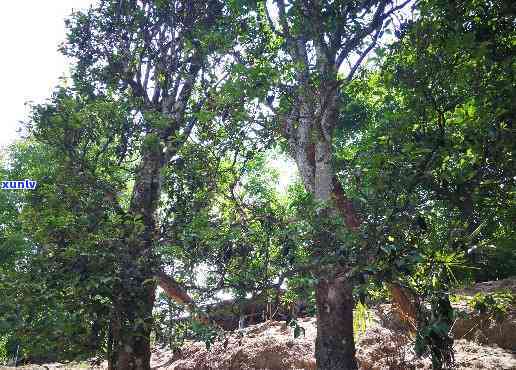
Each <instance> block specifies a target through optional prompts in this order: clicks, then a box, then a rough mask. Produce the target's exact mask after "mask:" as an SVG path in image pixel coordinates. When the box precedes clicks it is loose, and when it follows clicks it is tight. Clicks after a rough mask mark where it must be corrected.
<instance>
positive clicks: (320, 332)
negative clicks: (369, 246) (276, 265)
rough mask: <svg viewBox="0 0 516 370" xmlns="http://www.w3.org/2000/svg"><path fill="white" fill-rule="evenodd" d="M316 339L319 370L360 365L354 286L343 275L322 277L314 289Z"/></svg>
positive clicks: (344, 369) (342, 368) (348, 369)
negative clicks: (356, 340)
mask: <svg viewBox="0 0 516 370" xmlns="http://www.w3.org/2000/svg"><path fill="white" fill-rule="evenodd" d="M315 296H316V303H317V339H316V341H315V357H316V361H317V369H319V370H337V369H339V370H352V369H357V363H356V360H355V342H354V339H353V306H354V305H353V294H352V286H351V284H350V283H349V282H348V281H346V279H345V278H343V277H338V276H335V275H333V276H330V277H327V278H321V279H320V280H319V283H318V284H317V286H316V290H315Z"/></svg>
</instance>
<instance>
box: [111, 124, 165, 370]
mask: <svg viewBox="0 0 516 370" xmlns="http://www.w3.org/2000/svg"><path fill="white" fill-rule="evenodd" d="M151 135H152V134H148V135H147V137H146V140H148V142H150V143H149V144H148V145H147V146H146V147H145V148H144V150H143V153H142V161H141V164H140V168H139V171H138V174H137V176H136V181H135V185H134V188H133V194H132V199H131V204H130V207H129V212H128V213H129V215H130V216H131V218H130V219H129V222H128V223H127V224H126V227H127V230H126V231H127V232H126V238H125V240H124V244H123V245H122V246H121V248H120V254H119V256H118V258H119V259H120V273H119V278H120V281H119V284H118V287H117V291H116V292H115V296H114V315H113V318H112V323H111V353H110V354H109V360H108V367H109V369H113V370H114V369H116V370H150V334H151V330H152V325H153V317H152V309H153V307H154V299H155V291H156V282H155V272H156V270H157V267H158V266H157V261H156V258H155V255H154V252H153V245H154V243H155V241H156V240H157V239H158V232H157V223H156V218H155V217H156V210H157V207H158V201H159V198H160V195H161V174H160V170H161V168H162V167H163V163H162V155H163V154H162V153H163V151H162V150H163V149H162V146H161V144H159V143H158V142H156V140H154V143H155V144H154V145H152V143H153V142H152V141H151V139H153V138H155V136H154V137H153V136H151Z"/></svg>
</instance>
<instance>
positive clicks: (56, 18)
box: [0, 0, 93, 148]
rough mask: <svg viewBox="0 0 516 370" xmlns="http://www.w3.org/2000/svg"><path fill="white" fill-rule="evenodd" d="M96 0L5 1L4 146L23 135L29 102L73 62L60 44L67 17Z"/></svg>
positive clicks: (0, 139)
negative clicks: (26, 104)
mask: <svg viewBox="0 0 516 370" xmlns="http://www.w3.org/2000/svg"><path fill="white" fill-rule="evenodd" d="M92 3H93V0H50V1H42V0H16V1H3V2H2V12H1V13H0V45H2V58H1V59H0V70H1V71H2V72H3V73H2V89H1V91H0V102H1V111H2V114H1V118H0V148H1V147H4V146H5V145H8V144H10V143H12V142H13V141H14V140H15V139H16V138H18V137H19V133H17V128H18V127H19V121H23V120H25V119H26V118H27V114H28V110H27V109H26V107H25V103H26V102H29V101H33V102H35V103H41V102H43V101H44V100H45V99H47V98H48V97H50V94H51V93H52V90H53V89H54V87H55V86H57V85H58V84H59V78H60V77H62V76H64V75H65V74H67V73H68V68H69V63H67V61H66V59H65V57H64V56H62V55H61V54H60V53H59V52H58V51H57V48H58V46H59V44H60V43H61V42H63V41H64V39H65V35H66V31H65V25H64V19H65V18H66V17H67V16H68V15H69V14H70V13H71V12H72V9H75V10H78V9H85V8H87V7H88V6H89V5H90V4H92Z"/></svg>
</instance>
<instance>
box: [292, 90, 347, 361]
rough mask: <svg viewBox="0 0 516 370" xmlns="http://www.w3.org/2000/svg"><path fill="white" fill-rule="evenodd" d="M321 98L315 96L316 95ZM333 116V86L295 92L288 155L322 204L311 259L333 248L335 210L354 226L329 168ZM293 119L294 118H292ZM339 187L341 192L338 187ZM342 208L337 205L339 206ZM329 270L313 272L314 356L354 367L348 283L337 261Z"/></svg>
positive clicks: (326, 253)
mask: <svg viewBox="0 0 516 370" xmlns="http://www.w3.org/2000/svg"><path fill="white" fill-rule="evenodd" d="M323 95H324V96H325V97H326V99H324V100H322V101H321V100H320V99H319V97H322V96H323ZM336 115H337V92H336V90H333V91H329V92H328V93H326V91H323V92H321V93H318V94H314V95H313V96H306V95H301V96H300V106H299V117H298V124H297V125H293V124H292V123H290V122H289V121H287V123H286V130H285V134H286V136H287V138H288V139H289V145H290V150H291V152H292V156H293V157H294V159H295V160H296V164H297V166H298V169H299V173H300V175H301V178H302V180H303V183H304V185H305V189H306V190H307V191H308V192H310V193H311V194H313V196H314V199H315V201H316V202H318V206H319V207H321V208H320V209H319V210H318V213H319V218H320V221H322V222H321V225H319V227H320V230H319V233H320V234H319V236H318V237H317V238H316V240H314V247H313V251H312V253H313V255H314V257H316V258H321V257H324V256H329V255H331V254H332V253H333V252H334V250H335V248H334V245H332V244H331V243H332V238H331V237H330V235H329V233H328V230H326V225H325V224H326V222H325V221H324V219H325V218H327V219H331V218H332V217H333V216H334V215H335V214H336V213H337V210H338V211H339V213H341V214H342V213H343V212H342V211H343V210H344V209H345V210H346V212H345V213H346V214H344V215H343V216H344V219H345V221H346V223H347V224H348V227H350V228H352V229H355V228H356V224H357V221H356V217H355V215H354V214H353V215H352V214H351V213H352V212H351V205H350V202H348V201H347V200H346V199H345V198H344V197H343V194H342V192H340V193H339V197H336V196H335V186H336V183H335V180H334V170H333V168H332V130H333V127H335V122H336ZM291 120H292V122H293V121H294V120H295V118H294V117H292V118H291ZM338 186H339V189H338V190H342V189H341V188H340V185H338ZM341 208H342V209H341ZM330 270H331V272H328V271H320V272H318V273H317V278H318V281H319V282H318V284H317V286H316V290H315V296H316V301H317V340H316V346H315V357H316V361H317V369H319V370H337V369H339V370H347V369H356V368H357V364H356V359H355V343H354V339H353V308H354V304H353V295H352V284H351V283H350V281H348V279H347V278H346V277H345V274H344V273H343V272H342V270H344V269H342V268H341V267H340V266H339V265H338V264H337V263H335V265H334V266H333V268H331V269H330Z"/></svg>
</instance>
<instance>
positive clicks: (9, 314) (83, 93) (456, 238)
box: [0, 0, 516, 369]
mask: <svg viewBox="0 0 516 370" xmlns="http://www.w3.org/2000/svg"><path fill="white" fill-rule="evenodd" d="M351 3H352V2H350V3H349V4H348V3H346V2H341V1H336V2H326V1H322V2H314V3H313V4H312V3H311V2H306V1H289V2H284V1H276V2H274V4H276V5H275V7H274V6H273V7H270V6H268V5H267V4H265V2H255V1H229V2H219V1H208V2H202V1H193V0H191V1H171V2H169V1H147V0H145V1H107V0H99V1H98V3H97V5H96V6H95V7H93V8H91V9H89V10H88V11H86V12H77V13H74V14H73V15H72V16H71V17H70V19H69V20H68V22H67V26H68V30H69V34H68V40H67V42H66V43H65V44H64V45H63V47H62V51H63V52H64V53H65V54H66V55H68V56H71V57H72V58H74V76H73V87H58V88H56V90H55V93H54V94H53V95H52V97H51V98H50V99H49V100H48V101H47V102H46V103H45V104H41V105H38V106H34V107H33V111H32V116H31V119H30V121H29V122H27V123H26V131H27V137H26V138H24V139H23V140H20V141H19V142H17V143H16V144H14V145H13V146H11V147H10V148H9V150H8V151H6V152H5V153H2V158H1V163H0V164H1V166H0V178H1V179H2V180H8V179H34V180H37V181H38V185H37V188H36V189H35V190H34V191H28V190H25V191H8V190H2V191H0V296H1V297H3V298H2V300H1V301H0V361H5V360H7V359H8V358H13V357H15V356H17V357H18V358H19V359H22V360H23V361H33V362H37V361H55V360H72V359H86V358H91V357H92V356H98V357H100V358H107V359H108V360H109V362H110V366H111V368H121V369H122V368H123V369H126V368H127V369H133V368H134V369H136V368H138V369H140V368H141V369H147V368H148V366H149V364H148V363H146V364H145V362H146V361H147V360H148V355H149V351H148V349H149V348H150V341H151V340H152V341H154V342H163V343H166V344H168V345H170V346H171V347H173V348H175V349H177V348H178V347H179V346H180V345H181V344H182V342H183V341H184V339H186V338H196V339H201V340H204V341H205V342H206V344H207V345H210V344H211V343H212V342H213V340H215V339H216V338H217V336H218V335H220V334H221V331H220V329H221V328H220V326H219V325H218V324H217V323H216V322H215V321H214V320H212V319H213V318H214V317H215V314H214V313H213V312H212V314H211V317H210V314H209V312H210V310H214V309H216V308H217V307H221V306H217V305H220V304H221V301H222V303H224V299H226V300H227V299H231V300H232V301H231V302H230V306H231V310H229V311H228V312H229V313H228V312H226V311H224V312H226V313H225V314H228V315H233V316H236V317H237V319H238V317H240V320H241V321H242V320H243V321H242V322H244V323H245V322H256V321H257V320H261V319H265V318H280V319H284V320H288V321H289V322H290V323H291V325H292V326H293V327H294V328H296V330H295V332H296V335H300V334H302V333H301V331H300V329H299V327H298V326H297V325H296V316H297V315H298V314H299V313H300V312H301V310H303V313H304V314H312V315H313V314H316V313H319V317H320V316H321V312H320V308H321V307H325V306H324V305H325V304H326V305H328V311H329V307H330V305H331V304H332V302H331V301H327V302H326V301H324V299H323V298H324V297H322V294H321V292H322V291H324V289H322V288H323V283H324V282H325V281H329V283H328V284H330V286H331V284H334V282H332V280H331V279H332V278H333V277H334V276H333V275H335V271H336V274H337V275H338V276H340V275H342V276H345V277H346V284H349V286H350V287H352V288H354V290H353V292H354V298H355V300H356V301H359V311H360V312H362V313H363V312H364V311H365V307H366V306H365V305H367V304H374V303H376V302H378V301H385V300H389V299H391V298H394V297H392V296H391V297H390V296H389V293H388V291H387V289H386V288H387V287H390V290H391V292H390V294H391V295H393V294H394V293H395V292H396V290H395V289H403V291H404V292H406V294H407V296H409V297H411V301H412V304H414V310H415V311H414V312H415V315H414V317H412V318H411V319H412V321H411V324H412V325H413V326H414V330H415V331H416V332H417V336H416V338H415V343H414V344H415V348H416V351H417V352H418V354H420V355H428V356H431V358H432V362H433V365H434V368H436V369H437V368H443V367H449V366H452V365H453V350H452V344H453V339H452V338H451V337H449V332H450V326H451V325H452V323H453V319H454V312H453V309H452V307H451V305H450V299H449V291H450V290H451V289H452V288H455V287H459V286H464V285H466V284H468V283H471V282H476V281H485V280H489V279H501V278H506V277H510V276H512V275H514V274H515V273H516V268H515V266H516V228H515V227H514V226H515V225H514V220H515V219H516V197H515V195H516V187H515V185H516V184H515V181H516V164H515V143H516V137H515V131H514V118H515V117H514V115H515V113H514V107H513V105H514V102H515V101H516V90H515V84H516V79H515V75H514V73H515V70H516V68H515V67H516V65H515V63H516V62H515V61H516V30H515V27H514V24H515V6H514V4H513V2H512V1H510V0H497V1H491V2H480V1H477V0H464V1H458V2H448V1H440V0H421V1H416V2H414V3H411V4H408V5H407V3H396V2H391V1H376V2H362V3H360V4H358V3H357V4H351ZM269 5H270V4H269ZM403 6H407V7H406V8H405V11H404V13H402V14H401V15H400V16H399V17H398V16H395V14H397V13H396V12H397V11H398V10H400V9H402V8H403ZM271 10H273V12H271ZM409 13H410V14H409ZM342 15H346V17H349V19H348V18H342V17H341V16H342ZM403 16H404V17H405V18H403ZM400 17H401V18H400ZM309 19H315V20H316V21H314V22H309ZM384 22H385V23H384ZM391 31H393V32H394V34H393V35H391V36H390V37H386V35H387V34H388V33H389V32H391ZM301 44H302V47H301V46H300V45H301ZM321 45H322V46H321ZM302 51H304V52H306V55H304V57H303V55H301V54H302ZM312 54H313V55H312ZM368 55H369V56H373V57H372V58H370V59H369V62H370V63H369V64H367V65H364V63H363V62H364V60H366V59H367V56H368ZM346 60H348V62H349V63H350V64H349V67H342V66H343V65H344V64H343V62H344V61H346ZM323 62H324V63H323ZM330 62H331V63H330ZM325 63H326V64H325ZM324 91H329V92H331V93H332V94H333V93H335V96H334V99H329V100H328V104H330V105H331V107H327V106H326V105H325V104H323V103H324V102H323V100H324V99H326V98H327V97H322V96H320V95H321V94H322V92H324ZM318 94H319V95H318ZM323 98H324V99H323ZM310 99H312V100H310ZM317 99H319V100H317ZM321 102H323V103H321ZM310 107H311V108H310ZM310 109H311V110H310ZM325 109H328V110H332V112H331V114H330V115H334V117H333V116H332V117H333V118H334V123H335V124H334V126H332V125H331V124H329V125H328V126H327V127H322V126H324V125H326V123H324V122H326V121H325V120H328V117H326V115H325ZM321 112H322V113H321ZM303 114H307V115H311V117H312V116H313V117H315V118H314V119H312V120H310V122H309V126H310V129H309V130H308V131H306V132H304V134H306V135H305V136H303V135H304V134H302V132H301V131H300V128H302V126H303V125H304V124H305V123H306V122H305V121H303V120H304V119H306V116H303ZM317 114H320V116H317ZM313 117H312V118H313ZM317 117H319V118H320V120H318V118H317ZM330 118H331V117H330ZM323 121H324V122H323ZM332 122H333V121H332ZM330 123H331V122H330ZM319 126H321V127H319ZM307 127H308V126H307ZM296 135H297V136H296ZM328 140H329V142H328ZM301 144H303V145H304V146H303V145H301ZM325 145H326V146H325ZM323 149H324V150H323ZM278 151H283V152H284V154H286V155H290V156H291V157H292V158H293V159H294V160H295V161H296V164H297V166H298V169H299V173H300V176H299V179H298V180H297V181H296V182H294V183H291V184H289V186H288V188H286V189H280V188H279V184H280V181H279V177H281V173H277V171H276V170H274V168H273V166H272V165H271V163H272V162H274V160H273V159H272V158H273V157H275V156H276V155H277V154H278V153H277V152H278ZM307 155H308V157H313V158H311V159H310V158H308V157H307ZM328 155H329V158H326V157H325V156H328ZM322 157H324V158H326V159H327V161H324V160H322V159H321V158H322ZM324 158H323V159H324ZM311 161H312V162H313V163H312V162H311ZM319 162H321V163H322V165H321V164H320V163H319ZM282 163H283V164H284V165H285V166H292V164H291V163H290V162H287V161H285V160H282ZM304 165H306V167H304ZM310 165H313V168H314V170H313V171H312V170H311V167H310ZM320 168H323V169H324V170H325V171H326V172H324V171H321V170H320ZM310 171H312V172H310ZM317 171H319V172H317ZM328 171H329V172H328ZM317 174H319V175H320V176H319V177H320V178H324V177H325V176H326V177H327V178H324V179H323V180H324V181H326V182H327V183H328V185H331V186H330V187H329V188H328V189H324V187H319V188H318V186H319V185H320V183H324V181H323V180H321V179H320V178H319V177H318V175H317ZM327 175H328V176H329V177H328V176H327ZM312 180H313V181H312ZM311 181H312V182H313V184H312V183H311ZM326 190H330V191H329V192H328V191H326ZM326 193H327V194H326ZM325 196H327V198H325ZM332 201H333V202H334V204H331V203H332ZM332 274H333V275H332ZM339 274H340V275H339ZM163 276H166V278H163ZM332 276H333V277H332ZM334 281H337V284H338V281H340V280H338V279H336V280H334ZM349 282H352V283H349ZM158 284H159V285H160V286H161V287H162V288H163V290H158V291H156V286H157V285H158ZM346 286H348V285H346ZM156 292H157V293H156ZM171 292H172V293H171ZM350 292H351V290H350ZM155 295H156V299H154V297H155ZM321 297H322V298H321ZM352 298H353V297H351V298H350V300H344V302H348V303H346V304H349V302H350V304H351V307H349V310H351V308H353V306H352V304H353V301H352ZM504 299H505V300H504ZM506 301H507V299H506V297H505V296H504V297H501V298H500V297H498V296H492V297H491V296H487V297H484V296H478V297H475V299H474V300H473V301H472V303H471V304H472V307H474V308H475V309H478V310H479V311H482V310H483V311H485V312H488V311H489V312H490V313H492V312H491V311H493V310H494V311H493V312H495V313H496V314H498V313H500V312H502V311H503V310H504V309H505V308H506V305H505V306H504V304H506ZM256 302H259V303H260V304H262V303H264V304H265V305H266V307H274V309H267V310H263V311H260V312H259V313H256V312H254V311H253V313H252V315H250V314H249V313H248V312H247V311H246V307H248V306H249V305H250V303H253V304H254V303H256ZM214 307H215V308H214ZM285 307H286V308H285ZM493 307H494V308H493ZM207 312H208V313H207ZM275 315H277V316H275ZM280 315H282V316H281V317H280ZM361 325H362V324H360V323H358V324H357V323H355V330H357V328H358V326H361ZM350 326H351V324H350ZM321 333H325V332H324V331H322V330H321V332H320V333H319V335H322V334H321ZM127 338H129V339H127ZM351 339H352V337H351ZM321 345H322V347H318V348H322V349H325V347H324V346H325V345H326V346H331V345H333V344H331V342H324V343H323V344H321V340H320V339H318V346H321ZM351 345H352V347H353V348H352V350H353V351H354V346H353V344H352V341H351ZM127 348H129V350H127ZM133 348H139V349H142V348H143V349H142V352H141V353H140V352H138V353H136V354H135V353H133V352H134V351H133ZM326 348H327V347H326ZM332 350H336V351H337V352H338V351H339V350H342V351H344V349H343V348H340V349H339V348H333V349H332ZM321 351H322V350H321ZM146 356H147V357H146ZM133 357H134V358H133ZM317 358H318V361H319V360H320V359H322V360H324V357H321V356H320V357H317ZM322 360H321V361H322ZM321 361H320V362H321ZM147 362H148V361H147ZM321 363H322V362H321ZM348 365H349V368H353V366H354V360H353V361H351V362H349V364H348ZM319 366H320V368H321V369H323V368H324V369H326V368H331V367H328V366H329V365H324V364H322V365H321V364H319Z"/></svg>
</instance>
